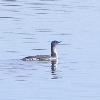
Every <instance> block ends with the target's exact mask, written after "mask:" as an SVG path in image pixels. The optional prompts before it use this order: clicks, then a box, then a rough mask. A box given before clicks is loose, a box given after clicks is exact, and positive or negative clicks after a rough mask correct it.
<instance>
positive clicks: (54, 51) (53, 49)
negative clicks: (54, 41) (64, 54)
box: [51, 46, 58, 58]
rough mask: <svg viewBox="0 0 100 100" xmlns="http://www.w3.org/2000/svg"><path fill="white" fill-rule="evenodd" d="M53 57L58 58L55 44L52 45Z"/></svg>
mask: <svg viewBox="0 0 100 100" xmlns="http://www.w3.org/2000/svg"><path fill="white" fill-rule="evenodd" d="M51 57H53V58H58V55H57V50H56V47H55V46H51Z"/></svg>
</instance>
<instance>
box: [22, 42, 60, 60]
mask: <svg viewBox="0 0 100 100" xmlns="http://www.w3.org/2000/svg"><path fill="white" fill-rule="evenodd" d="M58 43H60V42H58V41H52V42H51V56H50V55H36V56H28V57H25V58H23V59H22V60H23V61H56V60H57V59H58V54H57V50H56V46H57V44H58Z"/></svg>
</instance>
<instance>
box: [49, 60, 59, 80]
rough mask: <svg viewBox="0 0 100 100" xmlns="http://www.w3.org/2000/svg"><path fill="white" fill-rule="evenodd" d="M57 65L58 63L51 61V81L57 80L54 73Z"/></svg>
mask: <svg viewBox="0 0 100 100" xmlns="http://www.w3.org/2000/svg"><path fill="white" fill-rule="evenodd" d="M57 64H58V61H51V73H52V78H51V79H58V75H57V73H56V71H57Z"/></svg>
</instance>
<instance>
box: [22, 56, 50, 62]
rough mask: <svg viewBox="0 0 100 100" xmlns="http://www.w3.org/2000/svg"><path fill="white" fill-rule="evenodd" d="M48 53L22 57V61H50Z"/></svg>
mask: <svg viewBox="0 0 100 100" xmlns="http://www.w3.org/2000/svg"><path fill="white" fill-rule="evenodd" d="M50 58H51V56H50V55H36V56H28V57H25V58H23V59H22V60H23V61H50Z"/></svg>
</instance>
